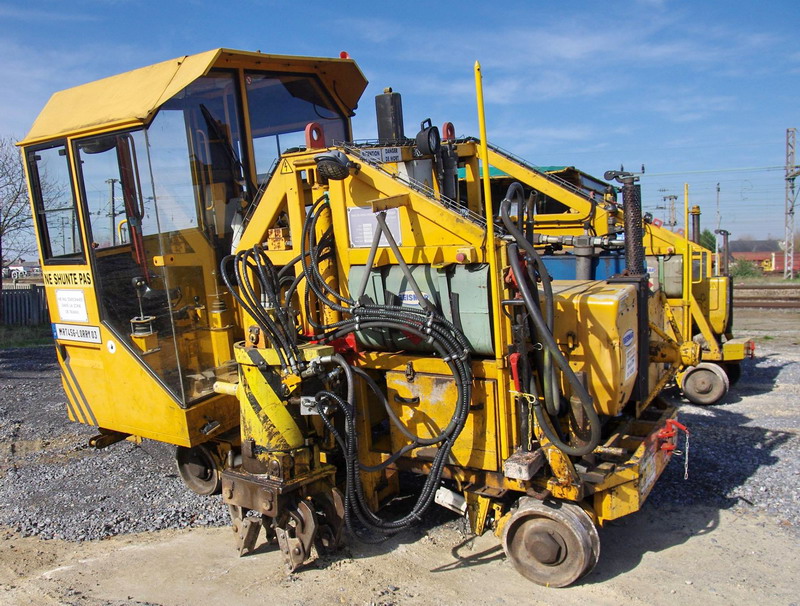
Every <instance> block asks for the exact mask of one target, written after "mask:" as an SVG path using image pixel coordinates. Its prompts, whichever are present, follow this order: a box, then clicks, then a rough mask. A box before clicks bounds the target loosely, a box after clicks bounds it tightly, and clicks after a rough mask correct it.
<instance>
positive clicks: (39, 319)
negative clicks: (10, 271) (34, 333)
mask: <svg viewBox="0 0 800 606" xmlns="http://www.w3.org/2000/svg"><path fill="white" fill-rule="evenodd" d="M48 322H50V314H49V313H48V311H47V297H46V296H45V294H44V286H39V285H36V284H29V285H26V286H25V287H23V288H4V289H3V290H0V324H7V325H11V324H15V325H25V326H35V325H38V324H47V323H48Z"/></svg>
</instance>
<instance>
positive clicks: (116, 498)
mask: <svg viewBox="0 0 800 606" xmlns="http://www.w3.org/2000/svg"><path fill="white" fill-rule="evenodd" d="M790 345H791V346H793V345H794V343H791V344H789V343H786V344H784V345H780V346H772V345H769V344H768V345H767V346H766V347H764V345H763V344H762V345H761V346H760V347H761V351H759V357H758V358H756V359H755V360H753V361H747V362H745V365H744V373H743V378H742V380H741V381H740V383H739V385H738V386H737V387H736V389H735V390H734V391H733V392H732V393H731V394H729V396H728V397H727V399H726V401H725V402H724V403H722V404H720V405H717V406H714V407H707V408H701V407H696V406H691V405H688V404H681V408H682V410H681V420H682V422H684V423H685V424H687V425H688V426H689V427H690V430H691V443H690V451H689V455H690V456H689V479H688V480H684V469H683V464H682V463H683V462H682V460H674V461H673V462H672V464H671V465H670V466H669V467H668V469H667V470H666V472H665V473H664V475H663V476H662V478H661V480H660V481H659V482H658V483H657V484H656V488H655V489H654V491H653V494H652V495H651V497H650V500H649V501H648V507H650V508H652V510H653V511H658V510H660V509H669V508H673V507H675V506H679V505H680V506H685V505H687V504H688V505H696V506H705V507H711V508H714V509H729V508H734V509H735V510H741V511H748V510H757V511H759V512H764V513H767V514H769V515H770V516H772V517H774V519H775V522H776V524H777V525H778V526H780V527H784V528H786V529H787V531H789V532H797V533H798V534H800V488H798V486H799V485H800V482H799V481H798V480H800V438H799V437H798V429H800V412H798V409H797V406H796V403H795V402H796V396H797V395H798V392H799V391H800V358H798V356H797V355H794V354H793V348H792V347H791V346H790ZM770 347H771V348H770ZM667 397H671V398H673V399H674V400H675V401H678V394H676V393H672V394H667ZM65 410H66V400H65V396H64V394H63V391H62V388H61V384H60V380H59V377H58V367H57V364H56V361H55V356H54V353H53V351H52V347H39V348H31V349H21V350H0V525H4V526H6V527H9V528H11V529H13V530H16V531H17V532H19V533H20V534H22V535H23V536H31V535H37V536H39V537H41V538H46V539H51V538H57V539H66V540H69V541H84V540H91V539H101V538H106V537H109V536H113V535H119V534H125V533H136V532H142V531H154V530H162V529H179V528H186V527H196V526H221V525H226V524H228V515H227V511H226V510H225V507H224V506H223V504H222V502H221V499H220V497H200V496H197V495H195V494H194V493H191V492H190V491H188V490H187V489H186V488H184V486H183V483H182V482H181V480H180V477H179V476H178V474H177V470H176V469H175V465H174V461H173V450H172V447H170V446H166V445H163V444H159V443H154V442H144V443H143V444H142V445H136V444H133V443H130V442H123V443H119V444H115V445H113V446H111V447H109V448H107V449H104V450H101V451H95V450H93V449H91V448H89V447H88V446H87V442H88V438H89V437H90V436H91V435H93V433H94V432H93V430H92V428H90V427H85V426H82V425H79V424H75V423H69V422H68V421H67V420H66V412H65ZM676 459H678V457H676ZM433 518H434V520H436V521H438V522H441V521H443V520H447V519H448V518H447V516H446V515H444V516H442V515H439V512H438V511H437V512H436V514H435V515H434V516H433ZM450 519H451V520H452V518H450ZM450 523H453V524H455V523H456V522H455V521H451V522H450ZM426 526H428V525H427V524H426Z"/></svg>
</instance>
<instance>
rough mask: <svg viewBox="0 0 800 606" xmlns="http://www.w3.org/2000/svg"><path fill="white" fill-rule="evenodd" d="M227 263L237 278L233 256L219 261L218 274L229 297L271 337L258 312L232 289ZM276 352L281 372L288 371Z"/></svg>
mask: <svg viewBox="0 0 800 606" xmlns="http://www.w3.org/2000/svg"><path fill="white" fill-rule="evenodd" d="M229 263H233V265H234V271H235V273H236V275H237V278H238V272H236V270H235V267H236V257H235V255H228V256H227V257H225V258H223V259H222V261H220V274H221V275H222V280H223V282H225V286H227V287H228V290H229V291H230V293H231V296H232V297H233V298H234V299H236V301H237V302H238V303H239V305H240V306H241V307H242V309H244V310H245V311H246V312H247V313H248V314H250V316H251V317H252V318H253V320H255V322H256V323H257V324H258V325H259V328H260V329H261V330H262V331H264V333H265V334H266V335H267V337H268V338H269V337H270V336H271V335H270V332H269V330H268V329H267V327H266V325H264V324H263V322H262V321H261V317H260V315H259V313H258V311H257V310H256V309H255V308H254V307H252V306H251V305H249V304H248V303H247V302H246V301H245V300H244V298H243V297H242V296H241V295H240V294H239V293H238V292H237V291H236V288H234V286H233V283H232V282H231V279H230V276H229V275H228V270H227V269H226V265H228V264H229ZM273 344H274V345H276V344H277V341H276V342H274V343H273ZM276 351H277V354H278V362H279V364H280V366H281V368H282V369H283V370H287V369H288V365H287V364H286V358H285V357H284V355H283V353H282V352H281V350H280V349H278V348H276Z"/></svg>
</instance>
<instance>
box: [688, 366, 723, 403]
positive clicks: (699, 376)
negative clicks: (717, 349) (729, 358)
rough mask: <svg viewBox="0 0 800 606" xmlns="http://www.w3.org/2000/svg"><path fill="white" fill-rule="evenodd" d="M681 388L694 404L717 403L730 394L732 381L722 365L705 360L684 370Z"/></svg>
mask: <svg viewBox="0 0 800 606" xmlns="http://www.w3.org/2000/svg"><path fill="white" fill-rule="evenodd" d="M681 389H682V390H683V395H684V396H685V397H686V399H687V400H689V401H690V402H691V403H692V404H698V405H700V406H708V405H710V404H716V403H717V402H719V401H720V400H722V399H723V398H724V397H725V396H726V395H727V394H728V390H729V389H730V382H729V381H728V375H727V374H725V371H724V370H722V367H721V366H719V365H718V364H712V363H709V362H703V363H701V364H698V365H697V366H693V367H690V368H688V369H687V370H686V371H685V372H684V374H683V379H682V381H681Z"/></svg>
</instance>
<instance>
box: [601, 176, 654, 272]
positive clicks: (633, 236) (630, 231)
mask: <svg viewBox="0 0 800 606" xmlns="http://www.w3.org/2000/svg"><path fill="white" fill-rule="evenodd" d="M603 176H604V177H605V179H606V181H611V180H613V179H616V180H617V181H619V182H620V183H622V211H623V216H624V218H625V269H627V270H628V273H629V274H630V275H633V276H641V275H645V274H647V267H646V266H645V264H644V242H643V240H644V227H643V226H642V188H641V186H640V185H637V184H636V181H638V180H639V177H637V176H636V175H634V174H633V173H629V172H625V171H620V170H609V171H606V173H605V174H604V175H603Z"/></svg>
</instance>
